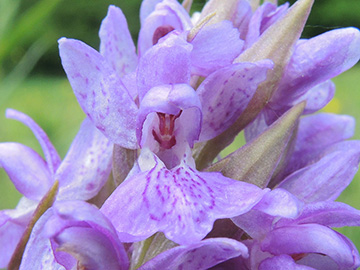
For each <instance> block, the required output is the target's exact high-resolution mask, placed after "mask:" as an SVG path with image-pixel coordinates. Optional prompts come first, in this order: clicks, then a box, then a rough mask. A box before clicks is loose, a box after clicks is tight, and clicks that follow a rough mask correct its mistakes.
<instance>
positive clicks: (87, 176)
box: [55, 118, 113, 200]
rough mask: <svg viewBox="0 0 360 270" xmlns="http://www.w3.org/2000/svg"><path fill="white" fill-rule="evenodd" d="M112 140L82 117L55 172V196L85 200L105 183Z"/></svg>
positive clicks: (109, 167)
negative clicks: (56, 190) (56, 183)
mask: <svg viewBox="0 0 360 270" xmlns="http://www.w3.org/2000/svg"><path fill="white" fill-rule="evenodd" d="M112 149H113V144H112V143H110V142H109V140H108V139H107V138H106V137H105V136H104V135H103V134H102V133H101V132H100V131H99V130H97V129H96V128H95V126H94V125H93V124H92V123H91V121H90V120H89V119H88V118H86V119H85V120H84V121H83V123H82V125H81V127H80V130H79V133H78V134H77V136H76V137H75V139H74V141H73V143H72V145H71V147H70V149H69V152H68V153H67V155H66V157H65V159H64V161H63V162H62V164H61V166H60V167H59V169H58V170H57V172H56V176H55V178H56V179H57V180H59V183H60V191H59V197H58V198H59V199H62V200H64V199H67V200H69V199H72V200H88V199H91V198H92V197H94V196H95V195H96V194H97V193H98V192H99V190H100V189H101V188H102V186H103V185H104V184H105V182H106V180H107V179H108V177H109V174H110V171H111V157H112Z"/></svg>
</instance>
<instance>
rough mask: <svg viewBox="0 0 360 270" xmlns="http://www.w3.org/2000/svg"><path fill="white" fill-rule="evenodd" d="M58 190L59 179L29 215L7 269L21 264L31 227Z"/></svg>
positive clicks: (15, 267)
mask: <svg viewBox="0 0 360 270" xmlns="http://www.w3.org/2000/svg"><path fill="white" fill-rule="evenodd" d="M58 191H59V181H55V183H54V184H53V186H52V187H51V188H50V190H49V191H48V192H47V193H46V194H45V196H44V197H43V198H42V199H41V201H40V202H39V205H38V206H37V207H36V209H35V212H34V214H33V216H32V217H31V220H30V223H29V224H28V225H27V227H26V229H25V231H24V233H23V235H22V237H21V239H20V241H19V243H18V245H17V246H16V249H15V252H14V254H13V255H12V257H11V260H10V263H9V265H8V270H15V269H19V267H20V264H21V259H22V255H23V253H24V250H25V247H26V244H27V242H28V240H29V238H30V234H31V231H32V229H33V228H34V225H35V223H36V222H37V221H38V220H39V218H40V217H41V216H42V215H43V214H44V213H45V211H46V210H48V209H49V208H50V207H51V206H52V205H53V203H54V201H55V197H56V194H57V193H58Z"/></svg>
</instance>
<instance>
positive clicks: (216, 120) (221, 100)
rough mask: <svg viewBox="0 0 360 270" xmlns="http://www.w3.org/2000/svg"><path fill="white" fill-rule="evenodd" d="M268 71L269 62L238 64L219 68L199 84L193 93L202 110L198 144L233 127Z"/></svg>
mask: <svg viewBox="0 0 360 270" xmlns="http://www.w3.org/2000/svg"><path fill="white" fill-rule="evenodd" d="M271 68H272V62H271V61H270V60H264V61H260V62H257V63H255V64H254V63H239V64H234V65H231V66H228V67H225V68H222V69H220V70H218V71H216V72H214V73H212V74H211V75H210V76H209V77H207V78H206V79H205V80H204V81H203V83H202V84H201V85H200V86H199V88H198V90H197V92H198V95H199V97H200V100H201V104H202V106H203V127H202V130H201V134H200V140H201V141H203V140H209V139H211V138H213V137H215V136H216V135H218V134H220V133H221V132H223V131H224V130H226V129H227V128H229V127H230V126H231V125H232V124H233V123H234V121H235V120H236V119H237V118H238V117H239V116H240V114H241V113H242V112H243V111H244V109H245V108H246V106H247V105H248V103H249V101H250V100H251V98H252V97H253V95H254V93H255V91H256V89H257V86H258V85H259V84H260V83H261V82H263V81H264V80H265V79H266V74H267V71H268V70H269V69H271Z"/></svg>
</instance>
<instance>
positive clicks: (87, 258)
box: [55, 227, 128, 270]
mask: <svg viewBox="0 0 360 270" xmlns="http://www.w3.org/2000/svg"><path fill="white" fill-rule="evenodd" d="M55 241H56V242H57V244H58V245H59V246H58V248H57V249H58V250H60V251H62V252H67V253H69V254H71V255H73V256H74V257H75V258H76V259H77V261H78V263H77V265H78V267H79V266H81V267H84V269H88V270H107V269H124V270H125V269H128V268H127V264H126V262H125V263H122V262H119V261H118V258H117V254H116V251H115V250H114V248H113V246H112V244H111V242H110V240H109V239H108V238H107V237H106V236H104V235H103V234H102V233H101V232H99V231H96V230H93V229H90V228H81V227H72V228H67V229H65V230H64V231H63V232H62V233H61V234H59V235H58V236H57V237H55Z"/></svg>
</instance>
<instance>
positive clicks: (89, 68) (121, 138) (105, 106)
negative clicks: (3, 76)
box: [59, 38, 137, 149]
mask: <svg viewBox="0 0 360 270" xmlns="http://www.w3.org/2000/svg"><path fill="white" fill-rule="evenodd" d="M59 49H60V57H61V61H62V65H63V67H64V69H65V72H66V74H67V76H68V79H69V81H70V84H71V86H72V88H73V90H74V93H75V95H76V97H77V99H78V101H79V103H80V105H81V107H82V109H83V110H84V112H85V113H86V114H87V115H88V116H89V118H90V119H91V121H92V122H93V123H94V124H95V126H96V127H97V128H98V129H99V130H101V131H102V132H103V133H104V134H105V136H107V137H108V138H109V139H110V140H111V141H112V142H114V143H117V144H119V145H121V146H123V147H125V148H131V149H133V148H136V135H135V119H136V114H137V106H136V104H135V102H134V101H133V100H132V98H131V96H130V94H129V93H128V91H127V90H126V88H125V87H124V85H123V83H122V82H121V80H120V78H119V77H118V76H117V74H115V71H114V70H113V69H112V68H111V67H110V66H109V64H108V63H107V61H106V60H105V58H104V57H103V56H101V55H100V53H98V52H97V51H95V50H94V49H92V48H91V47H89V46H87V45H86V44H85V43H82V42H81V41H78V40H71V39H66V38H62V39H60V40H59Z"/></svg>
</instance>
